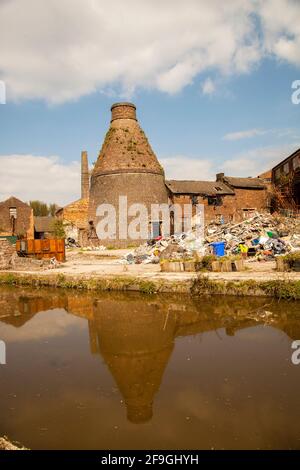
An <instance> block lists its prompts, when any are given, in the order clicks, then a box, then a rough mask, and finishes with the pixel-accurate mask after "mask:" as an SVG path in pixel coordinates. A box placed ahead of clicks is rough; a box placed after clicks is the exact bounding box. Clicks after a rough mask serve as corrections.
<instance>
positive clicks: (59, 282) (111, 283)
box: [0, 273, 300, 300]
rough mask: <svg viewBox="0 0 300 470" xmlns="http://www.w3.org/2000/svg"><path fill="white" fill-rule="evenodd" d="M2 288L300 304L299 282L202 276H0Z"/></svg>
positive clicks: (23, 274) (8, 274)
mask: <svg viewBox="0 0 300 470" xmlns="http://www.w3.org/2000/svg"><path fill="white" fill-rule="evenodd" d="M0 285H8V286H20V287H25V286H26V287H32V288H39V287H58V288H64V289H83V290H94V291H138V292H141V293H142V294H147V295H153V294H155V293H158V292H168V293H170V292H178V293H180V292H181V293H183V292H184V293H190V294H191V295H192V296H194V297H201V296H203V295H235V296H267V297H273V298H276V299H284V300H300V280H299V281H294V280H290V279H276V280H272V281H255V280H245V281H221V280H217V281H215V280H211V279H209V277H208V276H207V275H204V274H203V273H199V274H198V276H197V278H196V279H194V280H193V281H190V282H184V281H180V282H178V281H176V282H174V281H168V280H162V279H160V280H157V281H155V282H153V281H149V280H145V279H141V278H139V277H131V276H111V277H104V278H100V277H93V278H80V277H73V276H66V275H64V274H61V273H60V274H55V275H46V276H45V275H44V276H43V275H38V274H35V275H31V274H25V273H20V274H19V273H17V274H16V273H3V274H0Z"/></svg>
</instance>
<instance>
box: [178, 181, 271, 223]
mask: <svg viewBox="0 0 300 470" xmlns="http://www.w3.org/2000/svg"><path fill="white" fill-rule="evenodd" d="M170 199H171V200H172V202H173V203H177V204H180V205H182V206H183V205H184V204H190V203H191V197H190V195H187V194H185V195H171V196H170ZM222 201H223V204H222V205H221V206H211V205H208V199H207V198H206V197H202V196H199V197H198V204H203V205H204V217H205V223H209V222H212V221H214V220H218V218H219V217H220V216H223V217H224V220H225V222H228V221H233V222H239V221H241V220H242V219H243V218H244V215H245V214H244V212H245V213H246V211H244V210H243V209H255V210H257V211H264V210H267V209H268V203H269V197H268V191H267V190H257V189H256V190H255V189H235V195H232V196H231V195H228V196H223V197H222ZM195 211H196V208H195V207H194V208H193V214H194V213H195Z"/></svg>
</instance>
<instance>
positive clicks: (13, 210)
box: [9, 207, 17, 219]
mask: <svg viewBox="0 0 300 470" xmlns="http://www.w3.org/2000/svg"><path fill="white" fill-rule="evenodd" d="M9 218H10V219H11V218H13V219H16V218H17V208H16V207H10V208H9Z"/></svg>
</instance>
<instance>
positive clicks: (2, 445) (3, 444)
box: [0, 437, 27, 450]
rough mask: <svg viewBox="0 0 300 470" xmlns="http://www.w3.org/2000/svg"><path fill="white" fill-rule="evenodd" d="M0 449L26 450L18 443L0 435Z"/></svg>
mask: <svg viewBox="0 0 300 470" xmlns="http://www.w3.org/2000/svg"><path fill="white" fill-rule="evenodd" d="M0 450H27V449H26V448H25V447H22V446H20V445H19V444H18V445H16V444H12V443H11V442H10V441H9V440H8V439H7V437H0Z"/></svg>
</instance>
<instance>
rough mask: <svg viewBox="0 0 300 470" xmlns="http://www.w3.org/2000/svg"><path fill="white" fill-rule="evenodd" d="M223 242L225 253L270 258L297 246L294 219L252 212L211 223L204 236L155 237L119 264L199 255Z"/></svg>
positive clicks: (299, 231)
mask: <svg viewBox="0 0 300 470" xmlns="http://www.w3.org/2000/svg"><path fill="white" fill-rule="evenodd" d="M222 241H223V242H225V254H226V255H227V256H231V255H232V256H235V255H240V256H242V257H244V258H247V259H248V260H249V261H250V262H251V261H252V260H259V261H261V260H271V259H274V257H275V256H277V255H281V254H287V253H292V252H295V251H299V250H300V221H299V220H298V219H291V218H284V217H278V216H273V215H271V214H268V213H267V214H262V213H255V215H254V216H253V217H251V218H250V219H245V220H244V221H242V222H240V223H227V224H224V223H219V224H217V223H215V224H213V223H211V224H209V225H208V226H207V227H206V228H205V236H204V239H201V238H198V237H197V235H196V231H193V230H192V231H190V232H187V233H181V234H179V235H172V236H170V237H165V238H163V237H157V238H155V239H153V240H149V241H148V242H147V243H145V244H143V245H141V246H139V247H138V248H136V249H135V250H134V251H131V252H129V253H127V254H126V255H125V257H124V258H123V260H122V263H123V264H141V263H144V264H148V263H159V262H160V261H162V260H174V261H175V260H182V259H195V258H197V259H199V258H201V257H203V256H205V255H208V254H213V246H212V245H213V244H214V243H216V242H222Z"/></svg>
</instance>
